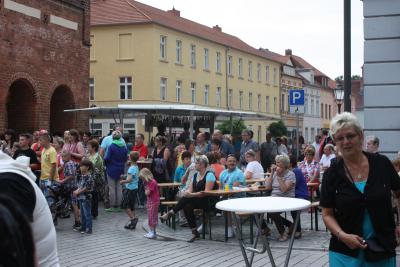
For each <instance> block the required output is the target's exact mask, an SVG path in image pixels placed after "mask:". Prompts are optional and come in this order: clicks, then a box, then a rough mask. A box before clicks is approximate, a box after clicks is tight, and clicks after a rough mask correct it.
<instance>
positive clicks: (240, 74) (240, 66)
mask: <svg viewBox="0 0 400 267" xmlns="http://www.w3.org/2000/svg"><path fill="white" fill-rule="evenodd" d="M239 78H243V59H241V58H239Z"/></svg>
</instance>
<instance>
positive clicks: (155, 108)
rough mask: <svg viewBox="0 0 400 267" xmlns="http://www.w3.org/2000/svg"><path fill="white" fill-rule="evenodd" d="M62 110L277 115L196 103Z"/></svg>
mask: <svg viewBox="0 0 400 267" xmlns="http://www.w3.org/2000/svg"><path fill="white" fill-rule="evenodd" d="M64 112H88V113H89V115H117V114H121V113H122V114H127V113H135V115H137V116H141V115H146V114H164V115H171V116H210V115H214V116H215V117H216V119H217V120H218V119H224V118H226V117H230V116H231V115H232V116H233V117H240V118H248V119H255V120H257V119H264V120H268V119H269V120H277V119H279V116H277V115H265V114H261V113H257V112H251V111H241V110H226V109H217V108H209V107H205V106H198V105H185V104H130V105H127V104H119V105H118V106H117V107H90V108H81V109H67V110H64Z"/></svg>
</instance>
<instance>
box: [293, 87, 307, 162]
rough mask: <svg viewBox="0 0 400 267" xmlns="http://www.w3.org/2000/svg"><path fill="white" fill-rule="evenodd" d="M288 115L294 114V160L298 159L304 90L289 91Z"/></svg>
mask: <svg viewBox="0 0 400 267" xmlns="http://www.w3.org/2000/svg"><path fill="white" fill-rule="evenodd" d="M289 105H290V113H295V114H296V148H297V149H296V160H297V159H298V158H299V154H300V148H299V131H300V130H299V128H300V113H304V90H289Z"/></svg>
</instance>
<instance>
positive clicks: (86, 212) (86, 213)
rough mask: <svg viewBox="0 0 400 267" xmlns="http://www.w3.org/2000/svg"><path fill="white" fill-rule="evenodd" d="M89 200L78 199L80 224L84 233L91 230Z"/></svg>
mask: <svg viewBox="0 0 400 267" xmlns="http://www.w3.org/2000/svg"><path fill="white" fill-rule="evenodd" d="M90 202H91V200H90V199H78V203H79V209H80V210H81V223H82V226H81V227H82V229H83V230H84V231H89V230H92V211H91V203H90Z"/></svg>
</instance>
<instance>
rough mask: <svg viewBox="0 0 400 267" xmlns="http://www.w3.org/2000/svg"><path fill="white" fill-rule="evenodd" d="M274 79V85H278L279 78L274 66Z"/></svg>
mask: <svg viewBox="0 0 400 267" xmlns="http://www.w3.org/2000/svg"><path fill="white" fill-rule="evenodd" d="M273 79H274V85H275V86H276V85H278V79H277V71H276V68H274V77H273Z"/></svg>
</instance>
